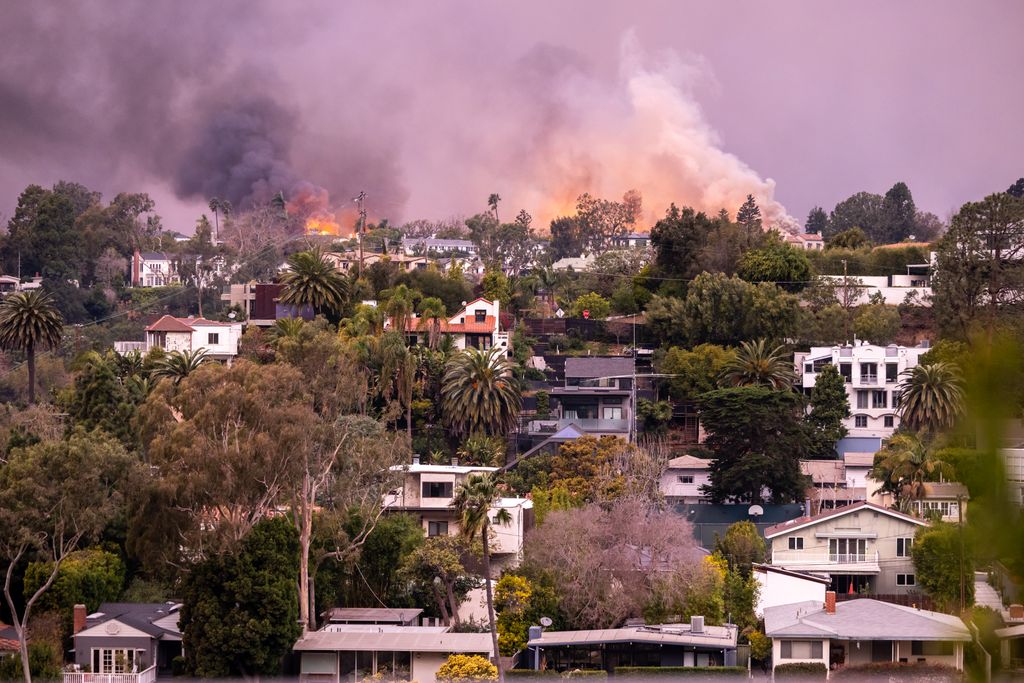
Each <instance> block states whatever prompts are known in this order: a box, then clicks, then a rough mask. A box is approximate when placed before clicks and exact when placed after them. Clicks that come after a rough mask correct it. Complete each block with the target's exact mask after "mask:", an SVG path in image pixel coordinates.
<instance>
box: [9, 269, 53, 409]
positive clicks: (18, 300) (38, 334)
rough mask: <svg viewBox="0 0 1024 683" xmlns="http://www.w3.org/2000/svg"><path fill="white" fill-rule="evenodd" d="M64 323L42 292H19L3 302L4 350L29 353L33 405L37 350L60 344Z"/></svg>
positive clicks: (30, 401) (30, 392) (29, 381)
mask: <svg viewBox="0 0 1024 683" xmlns="http://www.w3.org/2000/svg"><path fill="white" fill-rule="evenodd" d="M63 323H64V321H63V319H62V318H61V315H60V313H58V312H57V309H56V308H55V307H54V305H53V299H52V298H51V297H50V295H49V294H47V293H46V292H44V291H42V290H39V289H34V290H29V291H27V292H16V293H14V294H10V295H8V296H6V297H4V299H3V300H2V301H0V348H3V349H4V350H7V351H23V352H24V353H25V359H26V365H28V402H29V403H35V402H36V350H37V349H39V348H47V347H52V346H56V345H57V344H58V343H60V336H61V330H62V329H63Z"/></svg>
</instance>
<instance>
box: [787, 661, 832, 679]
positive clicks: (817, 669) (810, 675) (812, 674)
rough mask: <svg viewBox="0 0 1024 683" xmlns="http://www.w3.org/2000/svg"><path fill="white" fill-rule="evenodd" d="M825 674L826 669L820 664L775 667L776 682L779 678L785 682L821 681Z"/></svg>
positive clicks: (791, 663) (795, 663) (802, 663)
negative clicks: (797, 680)
mask: <svg viewBox="0 0 1024 683" xmlns="http://www.w3.org/2000/svg"><path fill="white" fill-rule="evenodd" d="M827 673H828V669H827V668H826V667H825V664H824V663H822V662H790V663H788V664H779V665H778V666H777V667H775V679H776V680H778V679H780V678H781V679H785V680H794V679H800V680H809V679H818V678H822V679H823V678H825V675H826V674H827Z"/></svg>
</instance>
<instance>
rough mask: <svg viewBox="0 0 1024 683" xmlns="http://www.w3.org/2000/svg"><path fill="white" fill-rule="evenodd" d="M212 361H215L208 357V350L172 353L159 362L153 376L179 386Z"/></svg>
mask: <svg viewBox="0 0 1024 683" xmlns="http://www.w3.org/2000/svg"><path fill="white" fill-rule="evenodd" d="M211 360H213V359H212V358H209V357H207V355H206V349H196V350H195V351H171V352H170V353H168V354H167V355H166V356H164V357H163V358H161V359H160V360H159V361H157V364H156V366H155V367H154V368H153V376H154V377H156V378H159V379H162V378H164V377H168V378H170V379H171V380H173V381H174V383H175V384H178V383H180V382H181V380H183V379H185V378H186V377H188V376H189V375H191V374H192V373H193V372H195V371H196V370H198V369H199V366H201V365H203V364H205V363H209V362H210V361H211Z"/></svg>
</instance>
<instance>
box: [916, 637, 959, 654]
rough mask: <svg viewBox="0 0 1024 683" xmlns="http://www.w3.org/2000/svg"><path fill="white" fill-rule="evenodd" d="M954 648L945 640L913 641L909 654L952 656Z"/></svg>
mask: <svg viewBox="0 0 1024 683" xmlns="http://www.w3.org/2000/svg"><path fill="white" fill-rule="evenodd" d="M955 651H956V646H954V645H953V643H952V642H949V641H946V640H913V641H911V642H910V653H911V654H914V655H921V656H928V655H932V656H933V657H934V656H936V655H946V656H949V655H952V654H953V653H954V652H955Z"/></svg>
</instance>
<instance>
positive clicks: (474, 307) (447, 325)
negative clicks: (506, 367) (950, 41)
mask: <svg viewBox="0 0 1024 683" xmlns="http://www.w3.org/2000/svg"><path fill="white" fill-rule="evenodd" d="M500 313H501V302H499V301H488V300H487V299H484V298H483V297H481V298H479V299H474V300H473V301H470V302H469V303H468V304H464V307H463V308H462V310H460V311H459V312H457V313H456V314H455V315H453V316H451V317H450V318H448V319H447V320H441V321H440V328H439V330H438V332H439V333H440V334H441V335H444V336H450V337H452V339H453V341H454V342H455V348H458V349H467V348H474V349H481V350H483V349H489V348H492V347H499V348H502V349H504V350H505V351H506V353H507V352H508V351H509V350H510V348H511V345H510V339H509V337H510V335H509V333H508V332H503V331H501V317H500ZM432 324H433V323H432V321H430V320H427V319H425V318H421V317H420V316H419V315H418V314H417V315H414V316H413V317H412V318H410V319H409V322H408V326H407V327H406V330H405V335H406V337H408V338H409V340H410V341H414V342H415V343H417V344H425V343H427V341H428V340H429V338H430V328H431V325H432ZM393 325H394V321H393V320H391V318H388V319H387V320H386V321H384V328H385V329H391V327H392V326H393Z"/></svg>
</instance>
